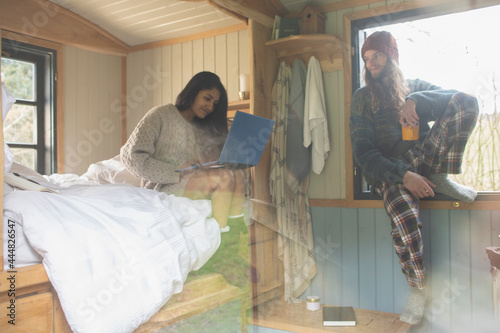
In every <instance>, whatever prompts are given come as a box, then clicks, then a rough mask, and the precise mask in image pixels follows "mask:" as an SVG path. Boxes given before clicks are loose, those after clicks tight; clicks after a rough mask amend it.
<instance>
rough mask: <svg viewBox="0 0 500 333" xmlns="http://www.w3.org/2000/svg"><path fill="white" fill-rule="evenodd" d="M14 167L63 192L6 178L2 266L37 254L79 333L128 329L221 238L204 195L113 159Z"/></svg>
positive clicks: (179, 283) (30, 260)
mask: <svg viewBox="0 0 500 333" xmlns="http://www.w3.org/2000/svg"><path fill="white" fill-rule="evenodd" d="M10 172H17V173H19V174H21V175H24V176H26V177H27V178H30V179H33V180H36V181H37V182H39V183H41V184H42V185H45V186H48V187H52V188H54V189H57V190H58V191H59V193H58V194H54V193H46V192H33V191H20V190H13V189H12V188H11V187H10V186H8V185H7V184H4V188H5V189H4V213H3V222H4V242H3V244H4V263H5V265H4V266H5V270H9V269H12V268H13V267H10V266H9V265H10V264H14V266H15V267H20V266H24V265H32V264H35V263H39V262H40V261H42V263H43V265H44V267H45V269H46V271H47V275H48V276H49V279H50V281H51V283H52V285H53V287H54V289H55V290H56V292H57V294H58V297H59V299H60V301H61V305H62V308H63V310H64V313H65V316H66V319H67V320H68V323H69V325H70V326H71V328H72V330H73V331H75V332H93V333H94V332H96V333H97V332H106V333H110V332H132V331H133V330H134V329H135V328H137V327H138V326H139V325H140V324H141V323H144V322H146V321H147V320H148V319H149V318H150V317H151V316H152V315H153V314H155V313H156V312H157V311H158V310H159V309H160V308H161V307H162V306H163V305H164V304H165V303H166V302H167V301H168V300H169V299H170V297H171V296H172V295H173V294H175V293H179V292H180V291H182V288H183V283H184V281H185V280H186V278H187V275H188V273H189V272H190V271H191V270H196V269H199V268H200V267H201V266H202V265H203V264H204V263H205V262H206V261H207V260H208V259H209V258H210V257H211V256H212V254H213V253H214V252H215V251H216V250H217V248H218V246H219V244H220V229H219V225H218V223H217V222H216V221H215V220H214V219H213V218H211V206H210V201H208V200H196V201H193V200H189V199H186V198H179V197H174V196H169V195H166V194H164V193H159V192H156V191H153V190H147V189H142V188H139V187H137V186H136V185H138V181H139V180H138V179H137V178H135V177H133V176H132V175H131V174H129V173H128V172H127V171H126V169H125V168H124V167H123V165H121V163H120V162H119V159H117V158H114V159H110V160H107V161H103V162H100V163H96V164H94V165H92V166H91V167H90V168H89V170H88V172H87V173H86V174H84V175H83V176H76V175H57V174H56V175H51V176H41V175H39V174H37V173H36V172H34V171H33V170H30V169H28V168H26V167H23V166H20V165H18V164H14V165H13V166H12V168H11V170H10ZM14 222H15V242H16V252H15V261H12V259H13V257H12V256H10V257H9V254H10V255H12V251H9V244H12V242H10V243H9V239H10V238H9V233H8V231H9V230H12V228H13V227H12V225H14ZM10 250H11V249H10ZM117 310H118V311H117Z"/></svg>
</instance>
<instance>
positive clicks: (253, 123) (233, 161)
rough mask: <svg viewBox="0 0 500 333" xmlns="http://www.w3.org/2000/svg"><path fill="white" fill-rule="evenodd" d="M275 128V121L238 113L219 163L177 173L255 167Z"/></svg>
mask: <svg viewBox="0 0 500 333" xmlns="http://www.w3.org/2000/svg"><path fill="white" fill-rule="evenodd" d="M273 126H274V120H271V119H267V118H263V117H259V116H256V115H253V114H249V113H246V112H241V111H236V115H235V116H234V119H233V123H232V124H231V128H230V129H229V134H228V135H227V138H226V142H224V147H223V148H222V152H221V154H220V157H219V159H218V160H217V161H211V162H207V163H201V164H195V165H193V166H190V167H187V168H182V169H177V170H175V171H177V172H179V171H183V170H189V169H198V168H203V167H208V168H221V167H227V168H234V169H243V168H249V167H252V166H255V165H257V164H258V163H259V161H260V158H261V156H262V152H263V151H264V148H265V147H266V144H267V141H268V140H269V136H270V135H271V131H272V129H273Z"/></svg>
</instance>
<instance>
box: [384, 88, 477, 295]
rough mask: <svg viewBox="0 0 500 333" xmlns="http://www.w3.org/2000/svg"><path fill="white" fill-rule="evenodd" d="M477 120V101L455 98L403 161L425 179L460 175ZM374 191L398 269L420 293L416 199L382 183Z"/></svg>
mask: <svg viewBox="0 0 500 333" xmlns="http://www.w3.org/2000/svg"><path fill="white" fill-rule="evenodd" d="M477 116H478V105H477V101H476V99H475V98H473V97H471V96H469V95H466V94H463V93H457V94H455V95H454V96H453V97H452V99H451V100H450V103H449V104H448V107H447V109H446V111H445V113H444V114H443V115H442V116H441V118H439V119H438V120H437V121H436V122H435V123H434V126H433V127H432V128H431V130H430V132H429V134H428V135H427V136H426V137H425V138H424V141H423V142H422V143H420V144H417V145H416V146H414V147H412V148H411V149H410V150H409V151H408V152H406V153H405V155H404V156H403V157H402V158H403V159H404V160H405V162H406V163H408V164H409V165H410V166H411V168H410V170H411V171H413V172H417V173H418V174H420V175H422V176H424V177H428V176H429V174H431V173H448V174H457V173H460V172H461V166H462V157H463V153H464V150H465V145H466V144H467V140H468V139H469V136H470V134H471V132H472V130H473V129H474V126H475V125H476V121H477ZM377 191H378V192H379V194H380V195H381V196H382V197H383V200H384V205H385V209H386V212H387V214H388V215H389V217H390V219H391V226H392V239H393V243H394V248H395V250H396V253H397V255H398V257H399V262H400V264H401V269H402V271H403V273H404V275H405V276H406V279H407V281H408V284H409V285H410V286H413V287H417V288H419V289H422V288H424V286H425V281H424V278H425V267H424V257H423V250H424V248H423V241H422V233H421V228H422V223H421V221H420V214H419V198H418V197H415V196H414V195H413V194H411V193H410V191H408V190H407V189H406V188H405V187H404V185H403V184H393V185H389V184H388V183H387V182H383V183H382V184H380V185H379V186H378V187H377Z"/></svg>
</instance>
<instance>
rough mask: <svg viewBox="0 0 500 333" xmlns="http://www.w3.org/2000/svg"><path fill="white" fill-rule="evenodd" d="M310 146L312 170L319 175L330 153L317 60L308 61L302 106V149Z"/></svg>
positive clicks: (324, 103)
mask: <svg viewBox="0 0 500 333" xmlns="http://www.w3.org/2000/svg"><path fill="white" fill-rule="evenodd" d="M311 144H312V155H311V159H312V169H313V171H314V172H315V173H316V174H318V175H319V174H320V173H321V171H322V170H323V167H324V166H325V160H326V158H327V157H328V152H329V151H330V138H329V135H328V122H327V118H326V102H325V89H324V87H323V73H322V72H321V66H320V64H319V60H318V59H316V58H315V57H314V56H312V57H311V59H309V66H308V68H307V80H306V96H305V105H304V147H309V145H311Z"/></svg>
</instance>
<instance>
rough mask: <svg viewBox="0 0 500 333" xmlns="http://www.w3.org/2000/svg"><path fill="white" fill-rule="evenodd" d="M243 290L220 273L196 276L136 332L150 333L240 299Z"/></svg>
mask: <svg viewBox="0 0 500 333" xmlns="http://www.w3.org/2000/svg"><path fill="white" fill-rule="evenodd" d="M243 294H244V292H243V290H242V289H240V288H238V287H235V286H233V285H231V284H229V283H227V281H226V280H225V279H224V277H223V276H222V275H220V274H207V275H204V276H199V277H196V278H195V279H193V280H191V281H189V282H188V283H186V284H185V285H184V289H183V291H182V292H180V293H179V294H176V295H173V296H172V297H171V298H170V300H169V301H168V302H167V304H165V306H163V307H162V308H161V309H160V310H159V311H158V312H157V313H156V314H155V315H154V316H153V317H151V319H150V320H149V321H148V322H147V323H145V324H143V325H141V326H140V327H139V328H138V329H137V330H136V331H135V333H143V332H151V331H153V330H154V329H159V328H162V327H166V326H169V325H172V324H175V323H177V322H179V321H181V320H185V319H187V318H190V317H192V316H195V315H197V314H200V313H203V312H206V311H208V310H211V309H214V308H216V307H218V306H220V305H223V304H226V303H229V302H232V301H235V300H238V299H241V298H242V297H243Z"/></svg>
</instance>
